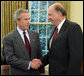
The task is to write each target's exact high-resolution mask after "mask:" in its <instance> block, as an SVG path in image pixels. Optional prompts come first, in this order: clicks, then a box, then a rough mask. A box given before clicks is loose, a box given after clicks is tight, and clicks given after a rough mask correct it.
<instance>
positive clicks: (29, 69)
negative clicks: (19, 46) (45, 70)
mask: <svg viewBox="0 0 84 76" xmlns="http://www.w3.org/2000/svg"><path fill="white" fill-rule="evenodd" d="M30 64H31V62H29V66H28V70H30Z"/></svg>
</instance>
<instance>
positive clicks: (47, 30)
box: [29, 1, 56, 55]
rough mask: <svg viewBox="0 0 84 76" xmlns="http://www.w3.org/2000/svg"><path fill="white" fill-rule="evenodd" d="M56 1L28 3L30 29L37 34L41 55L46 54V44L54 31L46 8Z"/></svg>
mask: <svg viewBox="0 0 84 76" xmlns="http://www.w3.org/2000/svg"><path fill="white" fill-rule="evenodd" d="M55 2H56V1H29V11H30V16H31V19H30V20H31V25H30V29H31V30H34V31H36V32H38V33H39V37H40V42H41V49H42V54H43V55H45V54H47V52H48V48H47V42H48V39H49V37H50V35H51V33H52V31H53V29H54V27H52V26H51V23H50V21H49V20H48V7H49V6H50V5H51V4H53V3H55Z"/></svg>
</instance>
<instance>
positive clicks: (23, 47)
mask: <svg viewBox="0 0 84 76" xmlns="http://www.w3.org/2000/svg"><path fill="white" fill-rule="evenodd" d="M15 39H16V42H17V44H16V45H19V47H20V50H21V51H22V52H23V53H24V55H26V57H29V55H28V52H27V50H26V46H25V44H24V42H23V40H22V38H21V36H20V34H19V32H18V31H17V29H16V30H15Z"/></svg>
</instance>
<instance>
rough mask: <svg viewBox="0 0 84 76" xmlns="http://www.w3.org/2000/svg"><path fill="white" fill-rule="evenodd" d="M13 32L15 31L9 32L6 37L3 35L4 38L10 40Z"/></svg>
mask: <svg viewBox="0 0 84 76" xmlns="http://www.w3.org/2000/svg"><path fill="white" fill-rule="evenodd" d="M15 31H16V30H13V31H11V32H9V33H8V34H7V35H5V37H4V38H12V37H13V36H14V32H15Z"/></svg>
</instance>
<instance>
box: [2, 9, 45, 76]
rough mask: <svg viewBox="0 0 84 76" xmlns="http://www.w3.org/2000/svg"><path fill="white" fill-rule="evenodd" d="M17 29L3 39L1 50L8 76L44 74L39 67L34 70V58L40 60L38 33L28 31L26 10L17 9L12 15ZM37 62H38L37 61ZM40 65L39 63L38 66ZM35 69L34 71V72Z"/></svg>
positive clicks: (28, 16)
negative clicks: (7, 66)
mask: <svg viewBox="0 0 84 76" xmlns="http://www.w3.org/2000/svg"><path fill="white" fill-rule="evenodd" d="M14 20H15V22H16V24H17V28H16V29H15V30H14V31H12V32H10V33H9V34H8V35H6V36H5V38H4V39H3V49H4V53H5V57H6V61H7V63H8V64H9V65H10V69H9V70H10V72H9V74H10V75H39V74H40V72H41V73H43V72H44V68H43V67H41V68H39V69H38V70H36V69H35V68H36V65H37V64H36V63H34V62H33V59H34V58H38V59H39V58H41V57H42V55H41V52H42V51H41V46H40V40H39V36H38V33H36V32H34V31H31V30H29V25H30V15H29V13H28V10H25V9H18V10H17V11H16V12H15V14H14ZM38 62H39V60H38ZM39 65H41V63H40V62H39V64H38V66H39ZM34 69H35V70H34Z"/></svg>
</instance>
